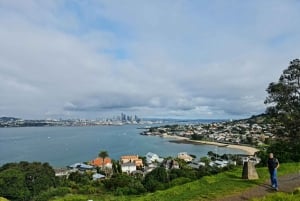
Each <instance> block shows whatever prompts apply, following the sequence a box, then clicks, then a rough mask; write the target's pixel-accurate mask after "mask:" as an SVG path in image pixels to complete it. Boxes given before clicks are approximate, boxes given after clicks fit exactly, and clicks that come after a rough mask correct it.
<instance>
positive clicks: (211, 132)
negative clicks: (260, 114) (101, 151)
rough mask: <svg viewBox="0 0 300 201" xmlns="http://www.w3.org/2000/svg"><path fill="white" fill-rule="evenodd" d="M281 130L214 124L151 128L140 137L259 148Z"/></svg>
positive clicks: (267, 126) (247, 124) (240, 123)
mask: <svg viewBox="0 0 300 201" xmlns="http://www.w3.org/2000/svg"><path fill="white" fill-rule="evenodd" d="M280 129H282V127H281V126H280V125H278V126H276V125H274V124H269V123H257V122H255V123H251V122H247V121H242V120H240V121H232V122H216V123H210V124H195V125H179V124H175V125H164V126H160V127H151V128H149V129H147V130H145V131H143V132H141V133H140V134H141V135H145V136H160V137H183V138H186V139H191V140H203V141H211V142H219V143H224V144H245V145H255V146H260V145H263V144H267V143H268V142H269V141H270V140H274V139H275V135H274V133H275V132H278V130H280Z"/></svg>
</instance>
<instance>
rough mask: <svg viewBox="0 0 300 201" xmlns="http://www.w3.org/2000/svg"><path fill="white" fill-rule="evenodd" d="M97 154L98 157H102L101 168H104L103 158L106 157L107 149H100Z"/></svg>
mask: <svg viewBox="0 0 300 201" xmlns="http://www.w3.org/2000/svg"><path fill="white" fill-rule="evenodd" d="M98 156H99V157H100V158H102V162H103V163H102V169H103V168H104V160H105V158H106V157H108V153H107V151H104V150H102V151H100V152H99V154H98Z"/></svg>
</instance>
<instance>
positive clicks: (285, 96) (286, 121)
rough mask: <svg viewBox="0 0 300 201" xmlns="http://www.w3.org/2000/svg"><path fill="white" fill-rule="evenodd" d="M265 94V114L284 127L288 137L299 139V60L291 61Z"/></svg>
mask: <svg viewBox="0 0 300 201" xmlns="http://www.w3.org/2000/svg"><path fill="white" fill-rule="evenodd" d="M267 92H268V94H269V95H268V97H267V98H266V100H265V103H266V104H268V105H269V107H268V108H267V113H268V114H270V115H271V116H273V117H274V118H275V120H277V122H279V123H282V124H283V125H284V126H285V128H286V130H287V131H288V136H289V137H292V138H294V137H300V60H299V59H295V60H293V61H291V62H290V65H289V67H288V68H287V69H285V70H284V71H283V73H282V75H281V76H280V78H279V81H278V82H276V83H275V82H272V83H270V84H269V86H268V88H267Z"/></svg>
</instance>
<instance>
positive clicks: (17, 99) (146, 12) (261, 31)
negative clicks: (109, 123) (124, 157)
mask: <svg viewBox="0 0 300 201" xmlns="http://www.w3.org/2000/svg"><path fill="white" fill-rule="evenodd" d="M299 9H300V2H299V1H295V0H290V1H280V0H278V1H263V2H262V1H258V0H257V1H247V2H245V1H180V0H175V1H159V0H154V1H143V0H142V1H138V0H129V1H126V2H124V1H118V0H112V1H102V0H99V1H71V0H64V1H38V0H28V1H17V0H16V1H14V0H12V1H5V0H3V1H0V44H1V45H0V92H1V95H0V117H2V116H12V117H20V118H23V119H47V118H64V119H69V118H70V119H72V118H87V119H95V118H98V117H110V116H114V115H119V114H120V113H121V112H123V113H127V114H136V115H137V116H140V117H143V118H147V117H149V118H182V119H231V118H232V119H237V118H244V117H250V116H252V115H256V114H260V113H263V112H264V111H265V108H266V107H265V105H264V100H265V98H266V96H267V94H266V91H265V90H266V88H267V86H268V84H269V83H270V82H275V81H277V80H278V78H279V76H280V74H281V73H282V71H283V70H284V69H285V68H287V66H288V65H289V62H290V61H291V60H293V59H295V58H299V55H300V50H299V48H298V47H299V45H300V27H299V23H300V13H299V12H298V11H299Z"/></svg>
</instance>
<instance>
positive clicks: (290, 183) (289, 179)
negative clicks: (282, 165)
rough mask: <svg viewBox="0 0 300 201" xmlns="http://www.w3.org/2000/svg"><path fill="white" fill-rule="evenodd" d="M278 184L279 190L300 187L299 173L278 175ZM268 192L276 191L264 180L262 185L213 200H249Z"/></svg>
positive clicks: (283, 190) (291, 190) (287, 191)
mask: <svg viewBox="0 0 300 201" xmlns="http://www.w3.org/2000/svg"><path fill="white" fill-rule="evenodd" d="M278 185H279V191H280V192H286V193H291V192H293V191H294V190H295V188H297V187H300V173H298V174H289V175H285V176H281V177H279V178H278ZM269 193H276V191H275V190H274V189H272V188H271V186H270V182H266V183H264V184H262V185H259V186H256V187H253V188H251V189H249V190H246V191H244V192H241V193H239V194H236V195H230V196H226V197H223V198H220V199H216V200H215V201H245V200H251V199H252V198H258V197H263V196H265V195H267V194H269Z"/></svg>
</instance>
